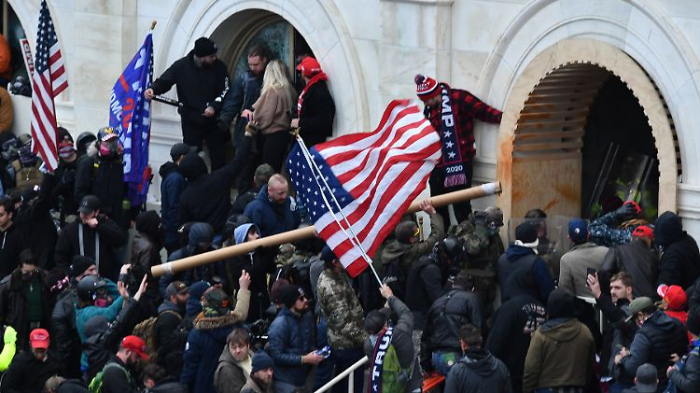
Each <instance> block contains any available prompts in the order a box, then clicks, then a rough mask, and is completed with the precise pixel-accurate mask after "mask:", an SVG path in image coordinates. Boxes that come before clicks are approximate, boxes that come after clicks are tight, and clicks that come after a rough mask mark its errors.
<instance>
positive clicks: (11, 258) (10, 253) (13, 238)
mask: <svg viewBox="0 0 700 393" xmlns="http://www.w3.org/2000/svg"><path fill="white" fill-rule="evenodd" d="M25 240H26V239H25V238H24V233H23V231H22V229H21V228H20V227H19V226H18V225H17V224H15V223H14V222H13V223H12V224H11V225H10V227H9V228H7V230H6V231H0V277H5V276H7V275H8V274H10V273H12V271H13V270H15V268H16V267H17V257H19V253H20V252H22V251H23V250H24V249H25V248H26V247H27V244H26V243H27V242H26V241H25Z"/></svg>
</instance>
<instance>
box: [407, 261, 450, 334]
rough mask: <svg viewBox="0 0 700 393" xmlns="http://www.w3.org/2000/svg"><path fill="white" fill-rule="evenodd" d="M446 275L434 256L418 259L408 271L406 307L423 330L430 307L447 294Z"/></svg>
mask: <svg viewBox="0 0 700 393" xmlns="http://www.w3.org/2000/svg"><path fill="white" fill-rule="evenodd" d="M446 279H447V277H446V275H445V274H443V272H442V269H440V267H439V266H438V265H437V262H435V261H434V260H433V257H432V256H423V257H420V258H419V259H418V261H416V262H415V263H414V264H413V265H411V269H410V270H409V271H408V276H407V278H406V288H410V291H408V290H407V291H406V305H407V306H408V308H410V309H411V311H413V318H414V325H415V328H416V329H417V330H423V329H424V328H425V325H426V322H427V314H428V310H429V309H430V306H432V305H433V303H435V301H436V300H438V298H439V297H440V296H442V295H444V294H445V290H444V289H443V288H444V287H445V280H446Z"/></svg>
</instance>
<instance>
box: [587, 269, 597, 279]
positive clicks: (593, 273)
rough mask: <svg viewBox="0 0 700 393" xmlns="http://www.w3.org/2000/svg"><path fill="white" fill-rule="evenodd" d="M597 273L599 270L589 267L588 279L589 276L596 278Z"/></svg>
mask: <svg viewBox="0 0 700 393" xmlns="http://www.w3.org/2000/svg"><path fill="white" fill-rule="evenodd" d="M596 272H597V270H595V269H593V268H592V267H587V268H586V278H588V276H593V277H595V274H596Z"/></svg>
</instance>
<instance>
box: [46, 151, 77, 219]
mask: <svg viewBox="0 0 700 393" xmlns="http://www.w3.org/2000/svg"><path fill="white" fill-rule="evenodd" d="M77 170H78V160H77V159H76V160H75V161H73V162H65V161H63V160H61V162H60V163H59V164H58V168H56V172H54V175H55V176H56V187H54V189H53V192H52V193H51V207H53V208H54V209H55V210H56V211H60V212H61V217H62V220H61V222H63V218H65V216H67V215H69V214H78V203H79V202H80V201H76V200H75V193H74V192H73V191H74V190H75V178H76V174H77Z"/></svg>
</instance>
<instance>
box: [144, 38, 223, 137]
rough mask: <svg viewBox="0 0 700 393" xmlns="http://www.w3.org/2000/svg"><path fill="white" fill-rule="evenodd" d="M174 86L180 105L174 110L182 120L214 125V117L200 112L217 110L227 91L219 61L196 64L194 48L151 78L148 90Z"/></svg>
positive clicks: (218, 110) (166, 88)
mask: <svg viewBox="0 0 700 393" xmlns="http://www.w3.org/2000/svg"><path fill="white" fill-rule="evenodd" d="M173 85H177V97H178V99H179V100H180V103H181V104H182V105H181V106H180V107H178V110H177V111H178V113H180V116H181V117H182V119H183V120H184V121H187V122H189V123H192V124H195V125H214V124H216V117H209V118H207V117H204V116H202V113H203V112H204V110H205V109H206V108H207V107H208V106H211V107H212V108H214V110H215V111H216V112H217V113H219V112H220V111H221V103H222V100H223V97H224V95H225V94H226V91H227V90H228V72H227V71H226V65H225V64H224V63H223V62H222V61H221V60H218V59H217V60H216V62H214V64H213V65H212V66H211V67H198V66H197V65H196V64H195V62H194V50H192V51H190V53H188V54H187V56H185V57H183V58H181V59H180V60H177V61H176V62H174V63H173V64H172V65H171V66H170V67H169V68H168V69H167V70H165V72H163V74H162V75H161V76H160V78H158V79H156V80H154V81H153V84H151V89H153V92H154V93H155V94H156V95H159V94H163V93H165V92H167V91H168V90H170V88H172V87H173Z"/></svg>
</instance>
